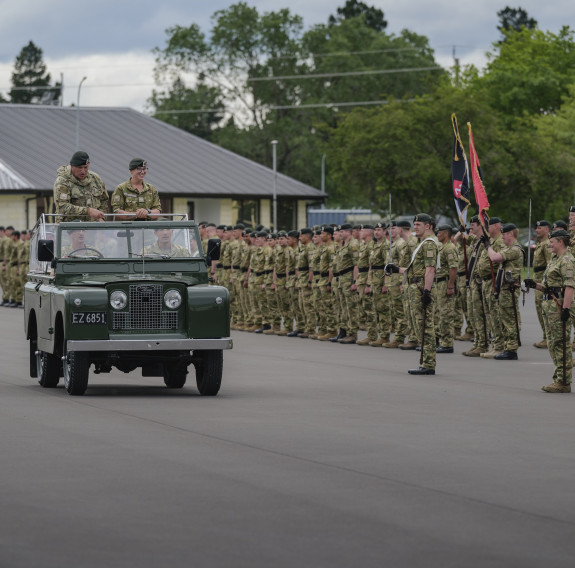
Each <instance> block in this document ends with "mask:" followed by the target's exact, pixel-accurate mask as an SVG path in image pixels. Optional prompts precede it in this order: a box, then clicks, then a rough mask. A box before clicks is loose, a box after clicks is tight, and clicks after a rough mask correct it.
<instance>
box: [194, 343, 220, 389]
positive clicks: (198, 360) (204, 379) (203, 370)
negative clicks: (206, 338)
mask: <svg viewBox="0 0 575 568" xmlns="http://www.w3.org/2000/svg"><path fill="white" fill-rule="evenodd" d="M194 359H195V361H194V366H195V367H196V384H197V385H198V390H199V391H200V394H201V395H202V396H215V395H217V394H218V392H219V390H220V386H221V384H222V372H223V369H224V354H223V351H222V350H221V349H216V350H214V351H196V352H194Z"/></svg>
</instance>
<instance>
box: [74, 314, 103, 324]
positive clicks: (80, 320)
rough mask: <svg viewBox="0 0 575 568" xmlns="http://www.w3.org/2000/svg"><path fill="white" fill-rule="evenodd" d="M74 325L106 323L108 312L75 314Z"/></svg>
mask: <svg viewBox="0 0 575 568" xmlns="http://www.w3.org/2000/svg"><path fill="white" fill-rule="evenodd" d="M72 323H73V324H99V323H103V324H105V323H107V322H106V312H74V313H72Z"/></svg>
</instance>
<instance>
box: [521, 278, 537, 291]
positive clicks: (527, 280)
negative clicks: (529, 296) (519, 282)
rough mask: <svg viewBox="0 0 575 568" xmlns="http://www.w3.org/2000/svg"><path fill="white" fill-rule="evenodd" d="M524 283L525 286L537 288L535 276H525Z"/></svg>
mask: <svg viewBox="0 0 575 568" xmlns="http://www.w3.org/2000/svg"><path fill="white" fill-rule="evenodd" d="M523 285H524V286H525V288H533V289H535V288H537V282H535V280H533V278H525V280H523Z"/></svg>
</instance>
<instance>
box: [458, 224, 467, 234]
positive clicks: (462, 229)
mask: <svg viewBox="0 0 575 568" xmlns="http://www.w3.org/2000/svg"><path fill="white" fill-rule="evenodd" d="M459 232H460V233H461V234H462V235H465V234H466V233H467V229H466V228H465V226H464V225H459Z"/></svg>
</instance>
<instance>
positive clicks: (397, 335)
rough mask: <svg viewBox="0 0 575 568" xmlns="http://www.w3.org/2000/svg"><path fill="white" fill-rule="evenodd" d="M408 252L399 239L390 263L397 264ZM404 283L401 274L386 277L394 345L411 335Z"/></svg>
mask: <svg viewBox="0 0 575 568" xmlns="http://www.w3.org/2000/svg"><path fill="white" fill-rule="evenodd" d="M388 250H389V249H388ZM406 251H409V247H408V245H407V243H406V242H405V241H404V240H403V239H402V238H401V237H398V238H397V239H395V241H393V242H392V244H391V259H390V260H389V262H393V263H395V264H397V263H398V262H399V260H400V259H402V258H404V257H405V253H406ZM408 264H409V263H408ZM398 266H399V265H398ZM402 283H403V276H401V275H400V274H397V273H395V274H392V275H391V276H386V277H385V284H386V286H387V295H388V306H389V312H390V319H391V324H390V327H391V329H393V330H394V335H393V344H394V345H395V344H396V343H399V344H402V343H403V342H404V340H405V338H406V337H407V335H408V334H409V328H408V326H407V319H406V317H405V307H404V301H403V296H404V294H403V292H402Z"/></svg>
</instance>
